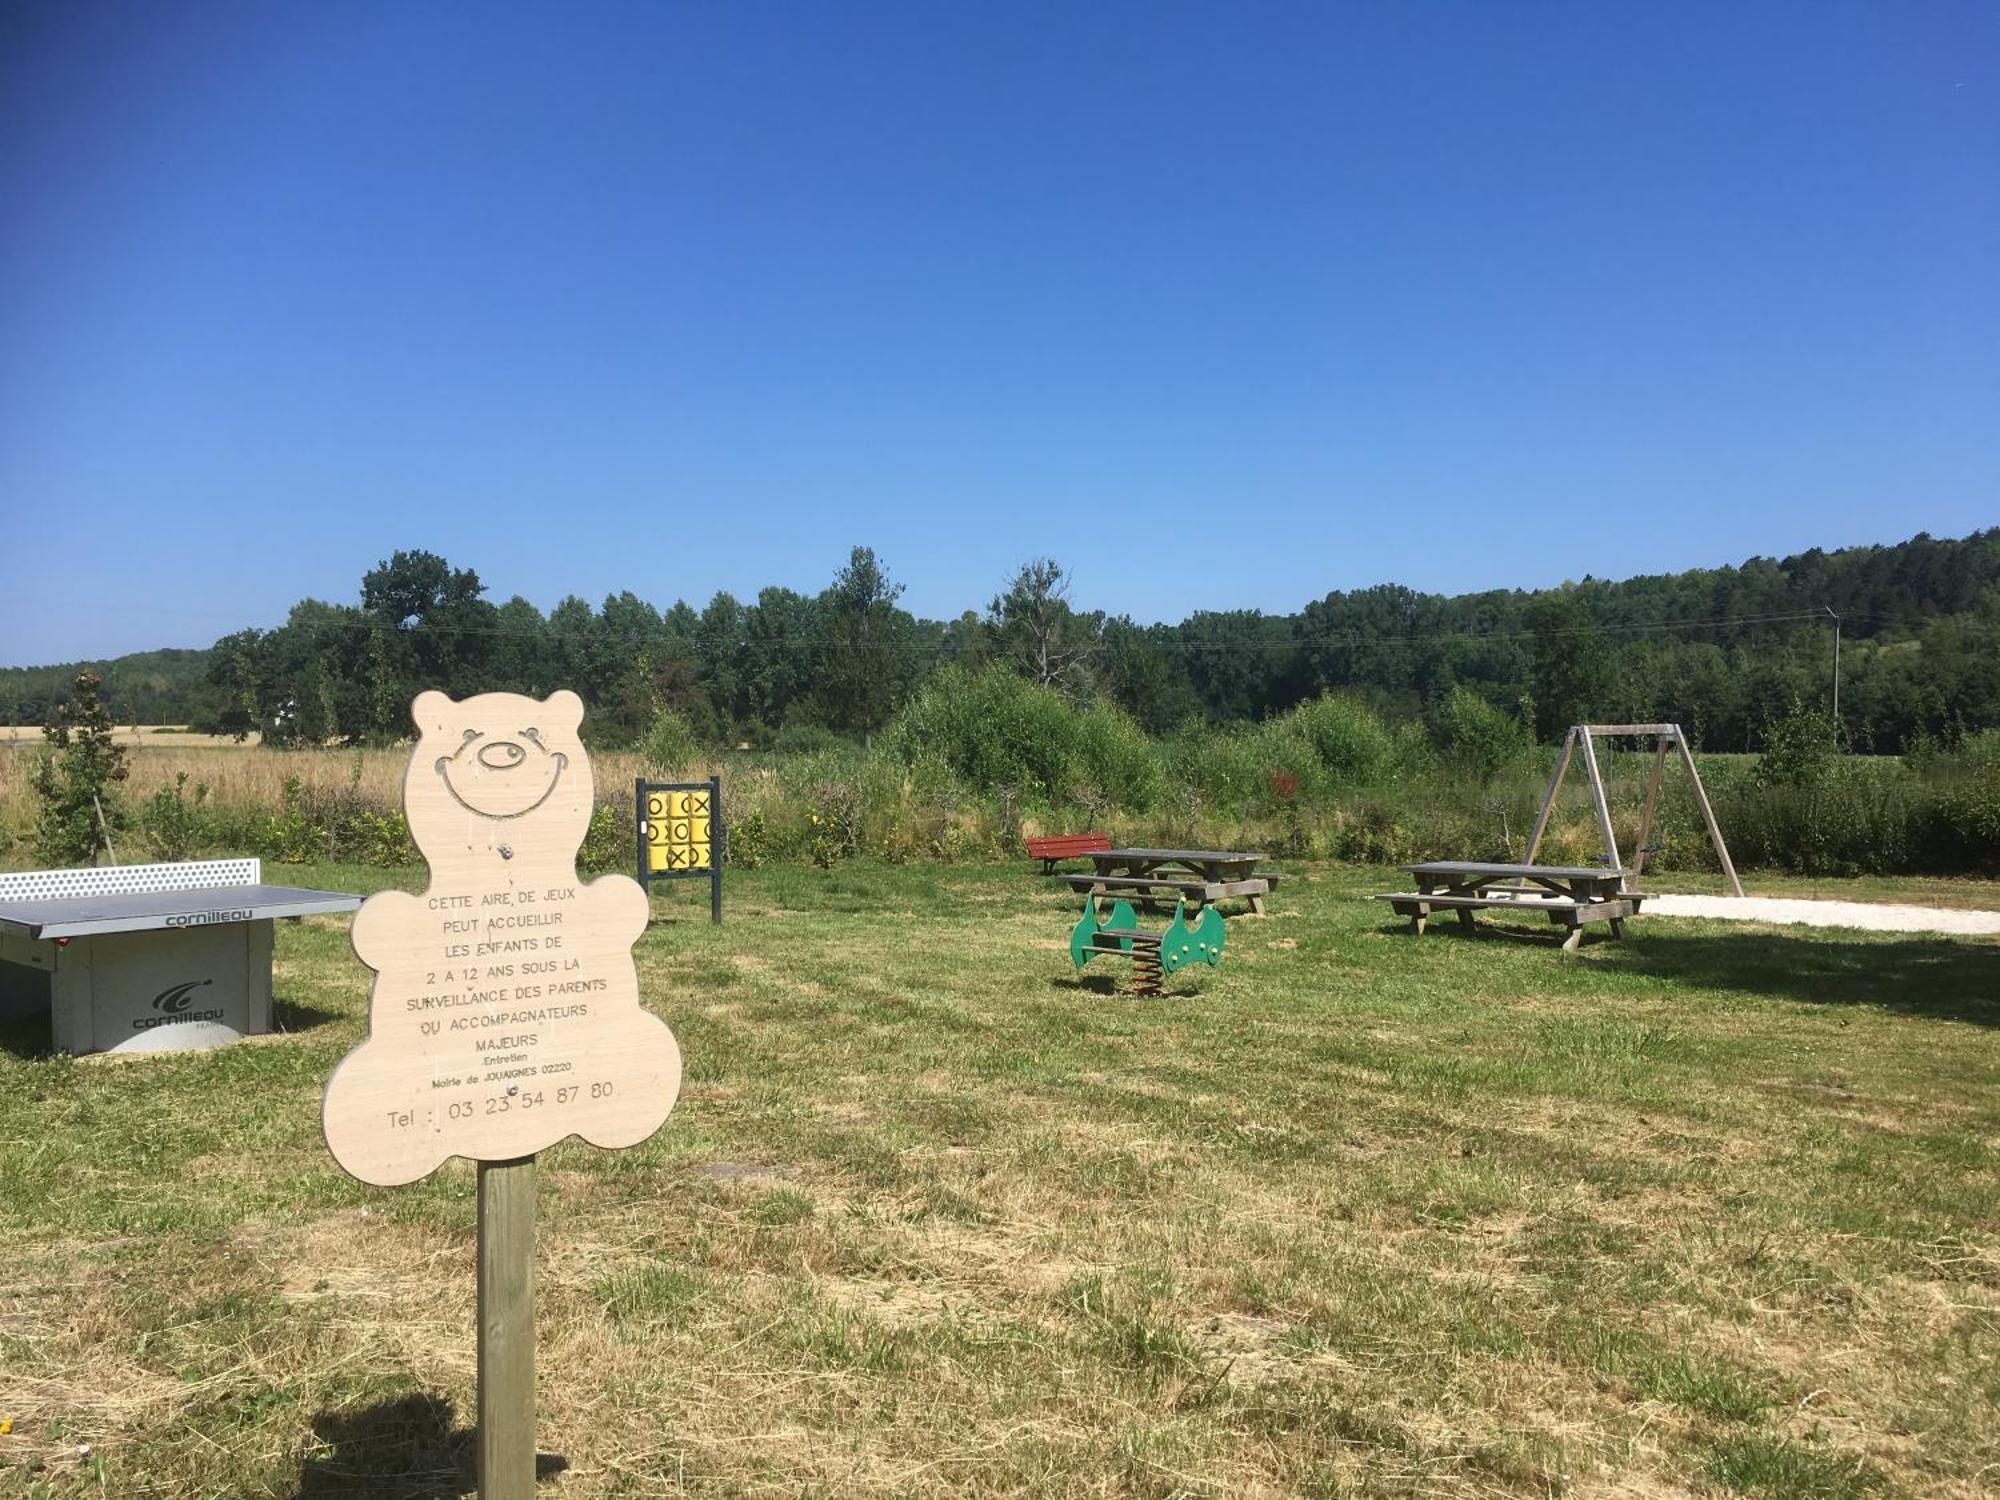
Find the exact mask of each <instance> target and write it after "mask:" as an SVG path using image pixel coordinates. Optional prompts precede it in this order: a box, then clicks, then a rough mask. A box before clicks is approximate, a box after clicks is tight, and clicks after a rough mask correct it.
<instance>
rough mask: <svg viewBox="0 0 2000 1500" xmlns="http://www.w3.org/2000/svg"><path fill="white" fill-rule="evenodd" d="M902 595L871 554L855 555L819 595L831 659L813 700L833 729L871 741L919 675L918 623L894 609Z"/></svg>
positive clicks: (823, 666) (824, 665) (857, 552)
mask: <svg viewBox="0 0 2000 1500" xmlns="http://www.w3.org/2000/svg"><path fill="white" fill-rule="evenodd" d="M902 595H903V586H902V585H901V584H900V583H893V582H891V581H890V578H889V574H888V570H887V569H885V568H884V567H883V566H882V564H881V563H880V562H879V561H877V559H876V557H875V551H874V549H873V548H872V547H856V548H855V549H854V550H853V551H852V552H851V553H849V555H848V559H847V566H846V567H844V568H842V569H841V570H840V571H839V572H838V573H837V574H835V575H834V579H833V586H832V587H831V588H829V589H828V590H827V591H826V592H825V593H823V594H821V595H820V598H819V617H820V622H821V629H822V631H823V633H824V640H825V650H826V655H825V659H824V660H823V662H822V663H821V666H820V681H819V687H818V690H817V692H816V693H815V698H816V701H817V705H818V716H819V719H820V721H821V722H822V723H823V724H825V725H826V726H827V727H828V728H829V729H837V730H842V731H845V732H847V733H850V734H860V735H864V736H865V735H870V734H873V733H874V732H875V731H876V730H878V729H880V728H881V727H882V726H883V725H884V724H886V723H888V721H889V716H890V715H891V714H892V713H894V712H895V711H896V706H897V705H898V704H899V703H901V702H902V701H903V699H904V698H905V697H906V696H907V695H908V693H909V690H910V687H911V686H912V684H913V679H914V678H915V676H916V673H917V669H918V660H917V651H916V639H915V636H916V631H915V626H916V621H915V620H913V619H912V618H911V617H910V615H909V614H908V613H907V612H906V611H904V610H901V609H898V608H897V607H896V601H897V600H898V599H900V598H901V597H902Z"/></svg>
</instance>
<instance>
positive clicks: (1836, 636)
mask: <svg viewBox="0 0 2000 1500" xmlns="http://www.w3.org/2000/svg"><path fill="white" fill-rule="evenodd" d="M1820 608H1821V609H1823V610H1825V611H1826V612H1827V615H1828V617H1829V618H1831V619H1832V621H1833V727H1834V731H1835V732H1836V733H1838V732H1839V730H1840V616H1839V615H1836V614H1834V612H1833V606H1832V605H1831V604H1822V605H1821V606H1820Z"/></svg>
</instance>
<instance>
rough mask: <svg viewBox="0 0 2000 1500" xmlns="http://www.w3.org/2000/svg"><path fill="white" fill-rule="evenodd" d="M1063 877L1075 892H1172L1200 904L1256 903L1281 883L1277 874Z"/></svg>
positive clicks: (1147, 893) (1143, 893)
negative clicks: (1241, 899) (1236, 877)
mask: <svg viewBox="0 0 2000 1500" xmlns="http://www.w3.org/2000/svg"><path fill="white" fill-rule="evenodd" d="M1063 880H1064V881H1065V882H1066V883H1067V884H1068V886H1069V888H1070V889H1071V890H1073V891H1100V892H1111V891H1130V892H1133V893H1135V894H1139V895H1150V894H1152V893H1154V892H1172V893H1174V894H1175V895H1178V896H1182V897H1184V898H1186V899H1188V900H1190V901H1193V902H1194V903H1195V904H1196V905H1200V904H1202V903H1204V902H1215V901H1225V900H1227V899H1228V898H1230V897H1231V896H1247V897H1249V898H1250V899H1251V900H1252V901H1253V902H1254V901H1261V900H1262V899H1263V898H1264V897H1265V896H1267V895H1269V894H1270V891H1271V887H1272V886H1274V885H1276V884H1277V883H1278V877H1277V876H1275V875H1258V876H1255V877H1253V878H1251V879H1249V880H1202V879H1199V878H1186V879H1183V878H1181V877H1178V876H1172V875H1065V876H1063Z"/></svg>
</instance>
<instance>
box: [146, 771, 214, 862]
mask: <svg viewBox="0 0 2000 1500" xmlns="http://www.w3.org/2000/svg"><path fill="white" fill-rule="evenodd" d="M187 785H188V773H187V772H185V771H179V772H176V773H175V775H174V784H173V785H172V786H163V787H161V788H160V789H159V790H158V791H156V792H154V793H153V795H152V796H151V797H149V798H147V799H146V805H145V806H144V807H143V808H141V809H140V811H139V831H140V832H141V833H143V834H144V835H145V836H146V844H147V846H148V847H149V848H150V849H151V850H152V853H153V858H155V859H165V860H182V859H191V858H193V856H194V854H195V851H196V850H197V849H199V848H201V847H203V846H204V845H205V844H206V843H207V842H208V828H207V824H208V819H207V818H206V817H205V816H204V810H203V804H204V803H206V802H207V801H208V783H207V782H205V781H198V782H196V783H195V788H194V796H193V797H192V798H190V797H189V796H188V790H187Z"/></svg>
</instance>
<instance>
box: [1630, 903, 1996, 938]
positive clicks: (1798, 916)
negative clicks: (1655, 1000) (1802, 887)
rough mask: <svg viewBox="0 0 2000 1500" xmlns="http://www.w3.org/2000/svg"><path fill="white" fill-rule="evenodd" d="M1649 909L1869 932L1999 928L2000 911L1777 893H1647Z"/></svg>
mask: <svg viewBox="0 0 2000 1500" xmlns="http://www.w3.org/2000/svg"><path fill="white" fill-rule="evenodd" d="M1645 911H1646V913H1647V914H1648V915H1649V916H1660V917H1715V918H1720V919H1721V920H1723V921H1726V922H1777V923H1780V924H1784V925H1788V926H1798V927H1851V928H1860V929H1861V930H1863V931H1865V932H1947V933H1981V932H2000V911H1943V910H1940V909H1938V908H1937V907H1932V906H1894V905H1890V904H1888V903H1887V902H1879V901H1800V900H1789V899H1785V898H1781V897H1777V896H1648V897H1647V898H1646V905H1645Z"/></svg>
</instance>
